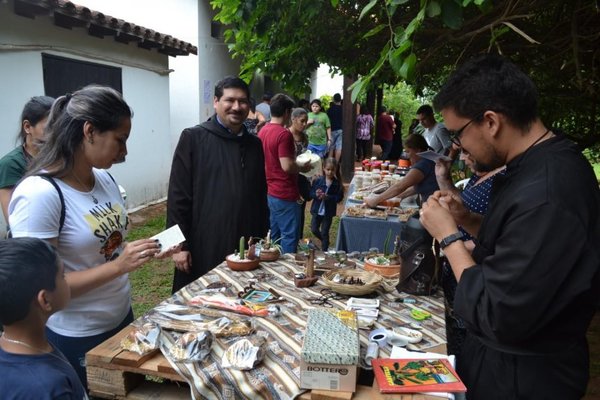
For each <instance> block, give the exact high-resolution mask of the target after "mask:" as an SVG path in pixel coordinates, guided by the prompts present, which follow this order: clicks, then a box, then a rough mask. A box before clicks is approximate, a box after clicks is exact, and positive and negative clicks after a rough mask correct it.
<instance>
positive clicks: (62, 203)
mask: <svg viewBox="0 0 600 400" xmlns="http://www.w3.org/2000/svg"><path fill="white" fill-rule="evenodd" d="M36 176H39V177H40V178H42V179H45V180H46V181H48V182H50V183H51V184H52V186H54V189H56V191H57V192H58V197H59V198H60V224H59V226H58V233H59V234H60V232H61V231H62V228H63V226H64V225H65V197H64V196H63V193H62V190H60V187H59V186H58V183H56V181H55V180H54V178H53V177H52V176H50V175H48V174H37V175H36Z"/></svg>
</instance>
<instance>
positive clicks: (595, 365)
mask: <svg viewBox="0 0 600 400" xmlns="http://www.w3.org/2000/svg"><path fill="white" fill-rule="evenodd" d="M165 207H166V203H159V204H154V205H151V206H148V207H146V208H144V209H141V210H139V211H136V212H134V213H131V214H130V216H129V218H130V221H131V224H132V226H133V227H136V226H140V225H143V224H144V223H145V222H146V221H149V220H151V219H153V218H154V217H156V216H159V215H164V214H165V212H166V210H165ZM342 207H343V206H342ZM341 211H342V210H338V215H341ZM332 236H333V235H332ZM332 240H334V239H333V238H332ZM587 337H588V341H589V345H590V382H589V384H588V390H587V394H586V396H585V397H584V398H583V399H584V400H600V310H599V311H598V312H596V315H595V317H594V319H593V320H592V324H591V325H590V328H589V330H588V333H587Z"/></svg>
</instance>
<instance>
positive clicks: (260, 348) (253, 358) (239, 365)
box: [221, 337, 266, 371]
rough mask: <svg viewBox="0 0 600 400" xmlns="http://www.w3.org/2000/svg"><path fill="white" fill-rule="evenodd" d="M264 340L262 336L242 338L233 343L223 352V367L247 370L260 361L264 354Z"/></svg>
mask: <svg viewBox="0 0 600 400" xmlns="http://www.w3.org/2000/svg"><path fill="white" fill-rule="evenodd" d="M265 347H266V340H265V339H264V338H263V337H251V338H244V339H240V340H238V341H236V342H235V343H233V344H232V345H231V346H229V348H228V349H227V350H226V351H225V352H224V353H223V358H222V359H221V365H222V366H223V368H233V369H239V370H242V371H244V370H249V369H252V368H254V367H255V366H256V365H257V364H258V363H260V362H261V361H262V360H263V358H264V356H265Z"/></svg>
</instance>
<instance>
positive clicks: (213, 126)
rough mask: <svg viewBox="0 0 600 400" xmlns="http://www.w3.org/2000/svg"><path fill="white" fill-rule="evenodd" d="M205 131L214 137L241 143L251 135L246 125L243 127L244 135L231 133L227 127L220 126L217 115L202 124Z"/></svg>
mask: <svg viewBox="0 0 600 400" xmlns="http://www.w3.org/2000/svg"><path fill="white" fill-rule="evenodd" d="M201 125H202V127H203V128H204V129H206V130H207V131H209V132H210V133H212V134H213V135H216V136H219V137H221V138H223V139H225V140H233V141H237V142H239V141H241V140H243V138H244V137H247V136H248V135H250V133H248V130H247V129H246V126H245V125H242V134H241V135H240V136H238V135H236V134H233V133H231V132H229V131H228V130H227V129H226V128H225V127H223V126H222V125H221V124H219V121H218V120H217V114H216V113H215V114H213V115H212V117H210V118H209V119H207V120H206V122H204V123H202V124H201Z"/></svg>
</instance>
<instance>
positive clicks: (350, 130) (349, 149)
mask: <svg viewBox="0 0 600 400" xmlns="http://www.w3.org/2000/svg"><path fill="white" fill-rule="evenodd" d="M353 83H354V79H353V78H351V77H349V76H347V75H344V101H343V102H342V110H343V113H342V118H343V121H342V158H341V160H340V162H341V164H342V165H341V169H342V170H341V172H342V180H343V181H344V182H346V183H349V182H350V181H351V180H352V177H353V176H354V160H355V154H356V140H355V139H354V138H355V137H356V135H355V134H354V129H355V127H354V124H355V121H356V107H355V106H354V104H352V101H351V100H350V99H351V98H352V92H351V91H350V90H348V87H349V86H350V85H352V84H353Z"/></svg>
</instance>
